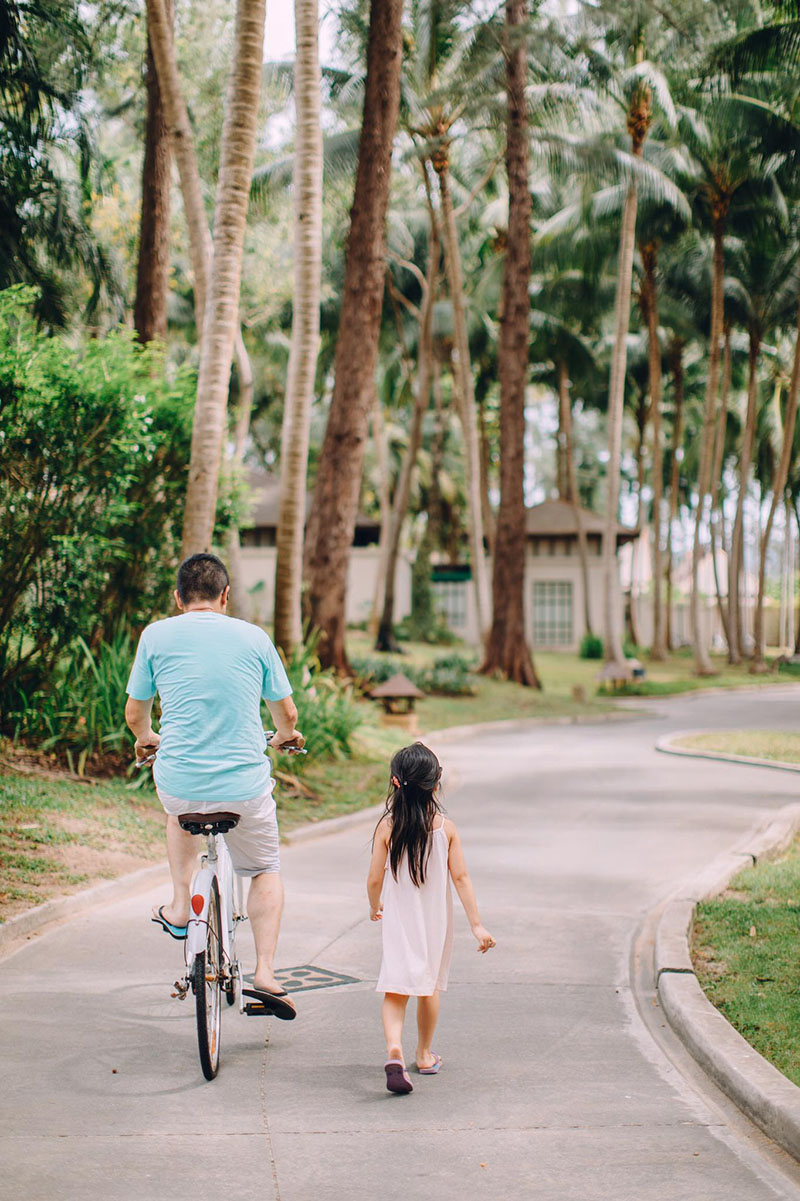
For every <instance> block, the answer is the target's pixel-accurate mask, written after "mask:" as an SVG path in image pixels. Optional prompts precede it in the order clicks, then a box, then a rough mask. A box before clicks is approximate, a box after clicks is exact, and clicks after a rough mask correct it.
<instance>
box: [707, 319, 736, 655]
mask: <svg viewBox="0 0 800 1201" xmlns="http://www.w3.org/2000/svg"><path fill="white" fill-rule="evenodd" d="M730 391H731V329H730V325H729V324H728V323H727V322H726V323H725V334H724V339H723V349H722V392H721V395H720V399H719V409H718V410H717V424H716V429H715V431H714V461H713V466H712V468H711V505H710V511H709V524H708V530H709V542H710V546H711V566H712V569H713V572H714V591H715V592H716V594H717V610H718V612H719V619H720V622H721V624H722V633H723V636H724V638H725V642H726V644H727V646H728V651H729V653H730V645H731V643H730V626H729V622H728V612H727V608H726V605H725V602H724V601H723V599H722V581H721V579H720V574H719V565H718V563H717V549H718V547H719V548H720V549H722V550H723V551H724V550H725V522H724V516H723V512H722V504H721V502H720V500H719V493H720V489H721V487H722V462H723V458H724V454H725V434H726V431H727V428H728V397H729V396H730ZM718 519H719V527H720V539H719V540H718V539H717V522H718ZM728 591H729V593H730V585H729V586H728Z"/></svg>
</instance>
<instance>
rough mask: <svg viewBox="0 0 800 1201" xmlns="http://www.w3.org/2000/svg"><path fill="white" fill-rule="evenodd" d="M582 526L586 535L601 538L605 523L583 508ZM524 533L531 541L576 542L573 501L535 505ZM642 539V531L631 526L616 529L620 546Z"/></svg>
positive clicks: (620, 526)
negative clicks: (571, 539) (557, 540)
mask: <svg viewBox="0 0 800 1201" xmlns="http://www.w3.org/2000/svg"><path fill="white" fill-rule="evenodd" d="M580 514H581V524H582V526H583V529H584V530H585V531H586V533H587V534H593V535H595V537H602V535H603V533H604V531H605V525H606V519H605V517H603V516H602V514H600V513H593V512H592V510H591V509H584V508H581V510H580ZM525 532H526V534H527V536H528V537H529V538H577V536H578V531H577V528H576V526H575V511H574V509H573V507H572V504H571V503H570V501H567V500H544V501H542V503H541V504H538V505H532V506H531V508H529V509H527V510H526V512H525ZM638 537H639V531H638V530H633V529H631V528H630V527H629V526H625V525H619V524H618V525H617V542H618V543H621V542H631V541H632V540H633V539H634V538H638Z"/></svg>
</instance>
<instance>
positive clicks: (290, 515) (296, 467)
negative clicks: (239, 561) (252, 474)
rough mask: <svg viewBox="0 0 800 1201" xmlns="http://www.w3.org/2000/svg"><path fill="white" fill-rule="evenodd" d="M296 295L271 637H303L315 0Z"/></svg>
mask: <svg viewBox="0 0 800 1201" xmlns="http://www.w3.org/2000/svg"><path fill="white" fill-rule="evenodd" d="M295 40H296V52H295V66H294V74H295V80H294V95H295V111H296V133H295V151H294V294H293V304H292V343H291V347H290V350H289V373H288V378H287V381H286V399H285V401H284V409H283V429H282V432H281V491H280V500H279V506H278V536H277V558H276V563H275V643H276V645H277V646H279V647H280V648H281V649H282V650H283V651H284V652H285V653H286V654H287V655H288V654H291V652H292V649H293V648H294V647H295V646H296V645H297V644H298V643H299V642H300V640H301V638H302V605H301V596H302V583H303V531H304V528H305V521H306V486H307V485H306V476H307V468H308V443H309V433H310V428H311V405H312V402H313V399H314V379H315V376H316V369H317V354H318V351H319V301H320V281H321V276H322V126H321V104H322V101H321V82H320V79H321V76H320V66H319V15H318V4H317V0H295Z"/></svg>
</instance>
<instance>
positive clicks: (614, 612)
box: [603, 50, 652, 663]
mask: <svg viewBox="0 0 800 1201" xmlns="http://www.w3.org/2000/svg"><path fill="white" fill-rule="evenodd" d="M642 53H643V50H642ZM651 103H652V96H651V93H650V89H649V87H647V86H646V85H643V86H641V87H640V88H639V89H638V91H637V94H636V96H635V98H634V101H633V103H632V104H631V108H630V111H629V113H628V132H629V133H630V135H631V153H632V154H634V155H636V157H637V158H638V157H640V156H641V155H642V152H643V150H644V142H645V138H646V137H647V131H648V129H649V128H650V121H651V113H652V109H651ZM637 203H638V199H637V194H636V185H635V183H633V182H632V183H631V184H630V186H629V188H628V191H627V193H626V196H625V207H624V208H623V210H622V225H621V228H620V234H619V259H618V263H617V293H616V300H615V305H614V349H613V352H612V355H611V375H610V378H609V384H608V492H607V495H606V525H605V530H604V532H603V643H604V650H605V658H606V662H607V663H624V661H625V654H624V651H623V649H622V622H621V621H620V620H619V617H620V615H619V612H618V595H619V567H618V564H617V523H618V517H619V512H618V510H619V480H620V469H621V459H622V418H623V412H624V404H625V373H626V367H627V340H628V328H629V326H630V319H631V291H632V280H633V251H634V247H635V244H636V209H637Z"/></svg>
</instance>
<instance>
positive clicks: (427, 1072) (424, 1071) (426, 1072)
mask: <svg viewBox="0 0 800 1201" xmlns="http://www.w3.org/2000/svg"><path fill="white" fill-rule="evenodd" d="M433 1058H434V1062H433V1063H432V1064H431V1066H430V1067H429V1068H421V1067H419V1066H417V1071H418V1072H419V1074H420V1076H435V1075H436V1073H437V1072H438V1071H439V1068H440V1067H441V1066H442V1057H441V1055H435V1054H434V1056H433Z"/></svg>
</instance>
